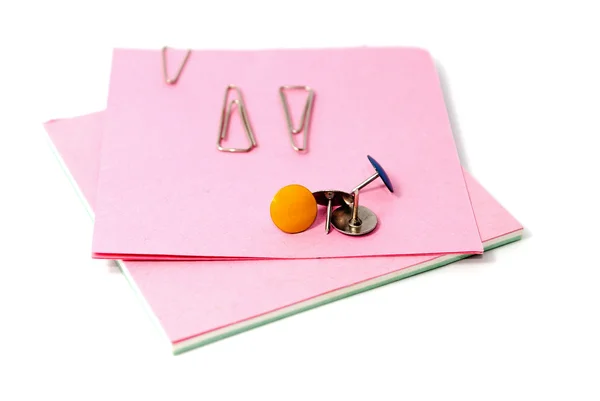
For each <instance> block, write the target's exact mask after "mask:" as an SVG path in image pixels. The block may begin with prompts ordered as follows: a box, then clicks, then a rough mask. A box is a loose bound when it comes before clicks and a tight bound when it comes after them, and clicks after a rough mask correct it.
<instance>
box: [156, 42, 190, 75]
mask: <svg viewBox="0 0 600 401" xmlns="http://www.w3.org/2000/svg"><path fill="white" fill-rule="evenodd" d="M167 49H168V47H167V46H165V47H163V48H162V64H163V76H164V77H165V83H166V84H167V85H175V84H176V83H177V80H178V79H179V76H180V75H181V71H183V67H184V66H185V64H186V63H187V61H188V59H189V58H190V54H192V50H191V49H188V51H187V53H186V54H185V57H184V58H183V61H182V62H181V64H180V65H179V69H178V70H177V74H175V76H174V77H173V78H169V74H168V72H167Z"/></svg>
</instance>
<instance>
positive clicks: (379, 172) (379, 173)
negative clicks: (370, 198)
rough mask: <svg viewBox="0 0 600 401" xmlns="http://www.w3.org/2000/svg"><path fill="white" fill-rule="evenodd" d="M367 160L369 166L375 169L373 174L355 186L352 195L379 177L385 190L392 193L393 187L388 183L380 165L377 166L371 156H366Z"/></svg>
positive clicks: (388, 180) (387, 178)
mask: <svg viewBox="0 0 600 401" xmlns="http://www.w3.org/2000/svg"><path fill="white" fill-rule="evenodd" d="M367 159H369V161H370V162H371V165H372V166H373V168H374V169H375V173H374V174H373V175H371V176H370V177H369V178H367V179H366V180H364V181H363V182H361V183H360V184H358V185H357V186H355V187H354V189H352V193H354V192H356V191H360V190H361V189H363V188H364V187H366V186H367V185H369V184H370V183H372V182H373V181H375V180H376V179H377V178H379V177H381V181H383V183H384V184H385V186H386V187H387V189H388V190H389V191H390V192H394V186H393V185H392V182H391V181H390V178H389V177H388V175H387V173H386V172H385V170H384V169H383V167H381V164H379V163H378V162H377V160H375V159H373V158H372V157H371V156H368V155H367Z"/></svg>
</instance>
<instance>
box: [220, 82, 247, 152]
mask: <svg viewBox="0 0 600 401" xmlns="http://www.w3.org/2000/svg"><path fill="white" fill-rule="evenodd" d="M232 89H235V91H236V92H237V99H233V100H232V101H231V102H229V104H228V103H227V98H228V97H229V91H230V90H232ZM234 105H235V106H236V107H237V108H238V110H239V111H240V116H241V118H242V124H243V126H244V130H245V131H246V135H247V136H248V141H249V144H248V147H247V148H225V147H223V146H221V143H222V142H223V141H224V140H225V138H226V137H227V131H228V130H229V120H230V119H231V112H232V109H233V106H234ZM255 146H256V139H254V133H253V132H252V127H251V126H250V120H249V119H248V113H247V112H246V104H245V103H244V98H243V97H242V92H241V91H240V89H239V88H238V87H237V86H235V85H229V86H227V89H225V98H224V99H223V109H222V110H221V120H220V122H219V136H218V138H217V149H219V150H220V151H221V152H232V153H236V152H249V151H251V150H252V149H253V148H254V147H255Z"/></svg>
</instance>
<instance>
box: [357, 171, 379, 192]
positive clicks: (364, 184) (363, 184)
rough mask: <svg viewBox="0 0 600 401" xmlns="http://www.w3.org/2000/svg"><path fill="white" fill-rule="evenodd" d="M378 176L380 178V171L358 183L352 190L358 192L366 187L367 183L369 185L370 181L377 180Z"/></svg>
mask: <svg viewBox="0 0 600 401" xmlns="http://www.w3.org/2000/svg"><path fill="white" fill-rule="evenodd" d="M377 178H379V173H375V174H373V175H372V176H370V177H369V178H367V179H366V180H364V181H363V182H361V183H360V184H358V185H357V186H356V187H354V189H353V190H352V192H354V193H356V192H357V191H360V190H361V189H363V188H364V187H366V186H367V185H369V184H370V183H372V182H373V181H375V180H376V179H377Z"/></svg>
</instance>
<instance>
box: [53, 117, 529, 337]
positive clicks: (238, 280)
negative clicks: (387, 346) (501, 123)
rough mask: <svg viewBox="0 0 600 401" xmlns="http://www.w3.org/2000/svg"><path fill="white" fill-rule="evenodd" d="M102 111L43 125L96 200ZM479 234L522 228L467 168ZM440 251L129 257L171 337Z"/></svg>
mask: <svg viewBox="0 0 600 401" xmlns="http://www.w3.org/2000/svg"><path fill="white" fill-rule="evenodd" d="M103 120H104V113H94V114H90V115H87V116H82V117H78V118H74V119H65V120H55V121H52V122H49V123H47V124H46V125H45V128H46V130H47V132H48V134H49V136H50V138H51V140H52V142H53V143H54V145H55V147H56V149H57V150H58V152H59V153H60V155H61V156H62V159H63V161H64V162H65V164H66V166H67V167H68V169H69V170H70V172H71V174H72V176H73V177H74V178H75V180H76V181H77V184H78V185H79V187H80V188H81V190H82V192H83V195H84V197H85V199H86V200H87V202H88V203H89V204H90V205H91V206H92V207H93V206H94V205H95V204H96V198H95V190H94V187H95V185H94V184H95V183H96V182H97V178H98V172H99V163H98V160H99V159H98V158H99V154H100V146H101V137H102V129H103ZM465 178H466V182H467V184H468V187H469V191H470V194H471V199H472V201H473V210H474V213H475V216H476V218H477V223H478V225H479V230H480V233H481V240H482V241H483V242H487V241H490V240H493V239H495V238H498V237H501V236H504V235H506V234H509V233H513V232H516V231H518V230H521V229H522V226H521V225H520V224H519V222H518V221H516V220H515V219H514V218H513V217H512V216H511V215H510V214H509V213H508V212H507V211H506V210H505V209H504V208H503V207H502V206H501V205H500V204H499V203H498V202H497V201H495V200H494V198H492V196H491V195H490V194H488V193H487V192H486V191H485V190H484V189H483V188H482V187H481V185H479V184H478V183H477V182H476V181H475V180H474V179H473V178H472V177H471V176H470V175H469V174H468V173H466V172H465ZM439 256H442V255H429V256H399V257H371V258H344V259H322V260H315V259H311V260H286V261H281V260H262V261H237V262H233V261H211V262H202V261H194V262H187V261H186V262H126V263H125V266H126V269H127V271H128V272H129V274H130V276H131V277H132V278H133V280H134V282H135V284H136V285H137V287H138V288H139V289H140V291H141V292H142V294H143V296H144V297H145V298H146V300H147V303H148V304H149V305H150V307H151V309H152V311H153V313H154V314H155V315H156V316H157V317H158V319H159V321H160V323H161V325H162V327H163V328H164V330H165V331H166V333H167V335H168V337H169V339H170V340H171V342H172V343H173V344H178V343H182V342H183V341H185V340H187V339H190V338H192V337H194V336H198V335H200V334H205V333H210V332H213V331H215V330H217V329H220V328H223V327H227V326H230V325H232V324H234V323H238V322H244V321H246V320H248V319H251V318H253V317H256V316H261V315H264V314H266V313H268V312H272V311H276V310H280V309H282V308H286V307H289V306H292V305H294V304H297V303H298V302H302V301H305V300H309V299H312V298H315V297H317V296H319V295H322V294H327V293H331V292H332V291H335V290H337V289H340V288H345V287H347V286H350V285H354V284H357V283H361V282H364V281H366V280H370V279H373V278H376V277H380V276H382V275H384V274H388V273H390V272H394V271H398V270H403V269H406V268H408V267H410V266H413V265H415V264H418V263H423V262H426V261H429V260H433V259H435V258H437V257H439Z"/></svg>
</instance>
